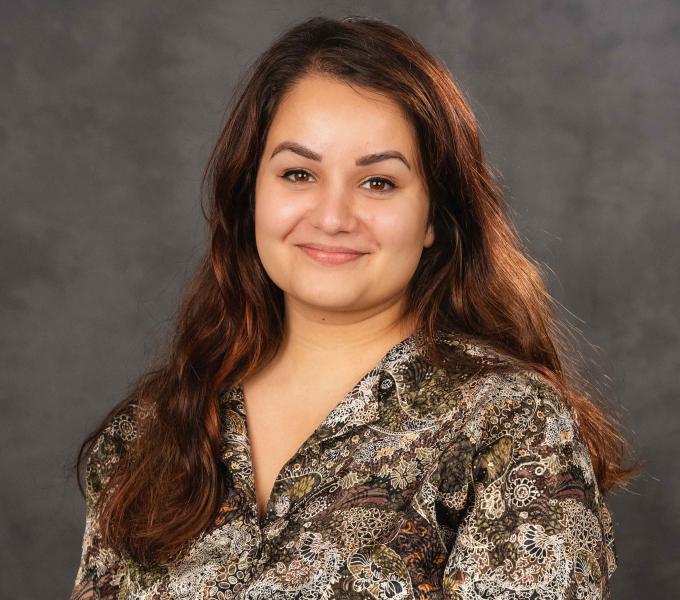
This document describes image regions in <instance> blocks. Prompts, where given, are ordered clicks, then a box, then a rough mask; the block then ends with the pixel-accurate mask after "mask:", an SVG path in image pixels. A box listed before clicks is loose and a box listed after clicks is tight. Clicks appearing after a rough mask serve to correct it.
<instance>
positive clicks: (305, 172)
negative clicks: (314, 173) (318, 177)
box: [281, 169, 311, 183]
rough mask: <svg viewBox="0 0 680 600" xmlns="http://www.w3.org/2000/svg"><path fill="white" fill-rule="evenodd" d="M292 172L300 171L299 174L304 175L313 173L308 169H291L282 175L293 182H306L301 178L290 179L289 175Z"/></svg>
mask: <svg viewBox="0 0 680 600" xmlns="http://www.w3.org/2000/svg"><path fill="white" fill-rule="evenodd" d="M292 173H299V174H302V175H311V173H309V172H308V171H305V170H304V169H289V170H288V171H286V172H284V174H283V175H281V177H283V178H284V179H287V180H288V181H290V182H291V183H306V182H305V181H304V180H302V181H301V180H300V179H297V178H293V179H290V178H289V175H291V174H292Z"/></svg>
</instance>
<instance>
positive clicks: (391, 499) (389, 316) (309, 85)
mask: <svg viewBox="0 0 680 600" xmlns="http://www.w3.org/2000/svg"><path fill="white" fill-rule="evenodd" d="M210 164H211V168H210V169H209V170H208V172H209V173H210V175H211V178H210V181H211V182H212V184H211V199H212V203H211V212H210V219H209V223H210V233H211V239H210V243H209V244H208V248H207V252H206V256H205V258H204V260H203V261H202V262H201V267H200V269H199V271H198V274H197V277H196V279H195V280H194V282H193V284H192V285H191V286H189V290H188V293H187V297H186V298H185V299H184V301H183V302H182V304H181V310H180V314H179V315H178V321H177V322H178V326H177V331H176V335H175V336H174V338H173V343H172V348H171V352H170V353H169V356H168V358H167V360H166V361H165V362H164V364H163V365H162V367H161V368H159V369H154V370H153V371H152V372H151V373H150V374H149V376H148V377H144V378H142V380H141V381H140V383H139V384H138V385H137V386H136V388H135V390H134V391H133V393H132V394H131V395H130V396H129V398H130V399H131V400H134V401H131V402H124V403H122V406H125V407H127V411H126V412H125V411H124V412H121V413H119V412H117V411H114V412H115V414H116V415H117V416H116V418H115V419H114V420H113V421H112V422H110V423H108V421H106V422H105V423H108V427H106V428H100V429H98V430H97V431H98V432H100V431H101V432H102V435H101V437H99V438H98V439H97V444H96V445H95V446H94V447H93V452H92V453H91V454H90V455H89V459H88V464H87V495H86V500H87V519H86V528H85V534H84V539H83V552H82V560H81V563H80V568H79V570H78V574H77V582H76V587H75V589H74V592H73V595H72V596H73V598H85V597H95V598H96V597H98V598H135V599H139V600H142V599H144V600H152V599H153V600H160V599H168V600H170V599H173V600H174V599H179V598H182V599H194V598H220V599H223V600H226V599H230V598H239V599H246V598H249V599H255V598H272V597H275V598H304V599H308V600H314V599H330V598H344V599H351V598H357V599H358V598H373V599H380V598H384V599H388V598H389V599H391V600H406V599H411V598H458V599H468V600H470V599H481V598H486V599H492V598H495V599H503V600H510V599H515V600H520V599H521V600H530V599H531V600H537V599H541V600H546V599H552V600H566V599H571V598H579V599H585V598H590V599H601V598H605V597H607V595H608V591H607V580H608V578H609V576H610V575H611V573H612V571H613V570H614V568H615V553H614V545H613V540H612V530H611V519H610V516H609V513H608V512H607V509H606V507H605V505H604V504H603V501H602V496H601V494H600V490H599V488H598V481H602V482H603V485H607V484H610V483H611V482H612V481H616V480H617V477H616V475H617V473H618V474H620V472H621V471H620V469H619V467H620V461H619V458H620V457H619V456H618V455H617V453H616V452H615V451H612V449H614V450H615V449H616V448H615V447H616V440H617V439H618V438H617V436H616V434H615V432H614V429H613V428H612V427H610V423H609V421H608V420H607V418H606V416H605V415H604V413H602V412H601V411H598V409H597V407H596V406H595V404H594V403H589V402H587V401H586V400H585V399H584V398H583V397H582V396H581V395H576V394H575V392H574V390H569V389H567V388H568V387H571V386H567V385H564V384H565V383H568V382H569V380H570V378H569V377H567V375H568V374H567V373H566V372H565V371H564V369H563V368H562V364H563V361H562V352H561V351H558V348H560V347H561V346H560V344H558V339H557V338H556V337H554V336H553V334H554V333H555V332H556V331H557V329H558V328H557V326H556V322H555V319H554V317H553V315H552V308H551V304H550V301H549V298H550V296H549V294H548V292H547V289H546V287H545V285H544V284H543V282H542V278H541V275H540V273H539V270H538V269H537V268H536V266H535V265H534V264H533V262H532V261H531V260H530V259H529V258H528V257H527V256H525V254H524V251H523V248H522V245H521V243H520V240H519V239H518V237H517V236H516V235H515V234H514V232H513V228H512V227H511V224H510V222H509V221H508V219H507V218H506V215H505V213H504V203H503V198H502V194H501V190H500V188H499V187H498V186H497V185H496V182H495V181H494V178H493V176H492V174H491V171H490V170H489V169H488V168H487V165H486V164H485V161H484V158H483V154H482V151H481V145H480V142H479V134H478V131H477V126H476V123H475V120H474V118H473V116H472V113H471V111H470V109H469V107H468V106H467V104H466V102H465V101H464V98H463V95H462V94H461V92H460V90H458V88H457V87H456V85H455V84H454V82H453V80H452V79H451V77H450V75H449V74H448V73H447V70H446V69H445V68H444V67H443V65H440V64H438V62H437V61H436V60H435V59H434V57H432V56H431V55H430V54H429V53H427V52H426V51H425V49H424V48H423V47H422V45H420V44H419V43H418V42H417V41H416V40H415V39H413V38H411V37H410V36H408V35H406V34H405V33H404V32H402V31H401V30H399V29H397V28H395V27H392V26H389V25H386V24H383V23H379V22H377V21H375V20H373V19H350V20H343V21H342V22H341V21H337V20H332V19H326V18H322V17H318V18H315V19H312V20H310V21H308V22H305V23H303V24H301V25H300V26H299V27H295V28H293V29H292V30H291V31H290V32H289V33H288V34H286V35H285V36H283V37H282V38H280V39H279V40H277V41H276V43H275V44H274V45H273V46H272V48H271V49H270V50H269V51H267V52H266V53H265V54H264V55H263V56H262V57H261V58H260V59H258V62H257V65H256V67H255V68H254V70H253V73H252V75H251V77H250V78H249V79H248V81H247V82H246V83H245V85H244V88H243V92H242V94H241V95H240V96H239V98H238V99H237V101H236V102H235V103H234V109H233V111H232V113H231V115H230V117H229V119H228V121H227V123H226V124H225V128H224V130H223V132H222V134H221V135H220V136H219V139H218V142H217V145H216V147H215V150H214V152H213V153H211V163H210ZM407 320H408V321H409V326H408V327H407V326H406V321H407ZM411 320H412V322H411ZM402 325H403V326H404V330H403V333H404V335H406V334H408V335H407V337H401V336H402V331H401V327H402ZM411 325H413V326H414V329H411ZM454 329H455V331H456V332H457V333H455V334H454V333H452V330H454ZM435 330H436V331H438V332H439V333H440V334H441V335H440V337H439V338H438V340H437V342H436V343H441V344H445V345H446V346H447V347H449V346H450V348H451V350H452V353H453V355H454V360H452V361H450V362H447V363H445V364H447V365H448V366H447V367H443V366H441V365H443V364H444V363H440V362H438V361H434V362H432V363H431V362H429V358H428V357H432V356H433V354H430V353H427V352H421V350H422V349H423V348H425V345H421V344H420V341H421V340H420V337H419V334H414V333H413V331H418V332H427V336H426V337H427V340H428V344H429V342H432V341H433V340H432V337H433V336H432V334H433V333H434V332H435ZM397 331H399V335H398V336H397V335H396V334H395V332H397ZM462 331H466V332H470V335H463V334H462V333H459V332H462ZM472 335H474V336H476V337H472ZM395 339H398V340H399V341H395ZM482 339H486V340H487V342H482V341H481V340H482ZM492 345H494V347H498V348H507V349H508V352H512V357H511V356H510V355H507V356H500V355H499V354H498V353H497V352H495V351H493V350H492ZM427 348H428V349H431V346H429V345H428V346H427ZM426 355H427V356H426ZM377 357H382V358H380V360H377ZM513 357H514V359H516V360H514V359H513ZM435 362H436V364H437V365H440V366H435ZM519 365H524V366H521V367H520V366H519ZM529 365H532V369H533V368H535V371H534V370H529ZM261 369H265V370H266V371H267V373H268V375H267V377H266V378H265V379H262V378H257V377H256V378H255V380H253V379H252V378H251V375H253V374H255V375H257V373H258V372H260V370H261ZM539 371H540V372H544V373H549V374H550V376H551V377H553V376H554V380H555V381H559V382H560V388H564V389H567V391H566V392H564V393H565V394H566V396H565V397H562V396H561V395H560V394H559V393H558V392H557V391H556V388H554V387H552V385H551V384H550V383H549V382H548V379H547V378H544V377H543V376H539V375H537V374H535V372H539ZM357 373H363V376H361V377H359V376H358V375H357ZM546 377H547V376H546ZM225 381H229V382H233V381H236V382H239V383H236V384H234V385H232V384H231V383H229V384H224V383H223V382H225ZM348 383H353V385H352V387H351V389H350V390H349V391H347V393H346V394H345V395H344V397H342V398H341V399H338V397H337V396H338V394H337V390H345V389H348V388H349V385H348ZM225 385H226V387H224V386H225ZM574 398H577V400H576V401H573V400H574ZM141 399H143V400H144V403H143V404H142V403H141V402H142V400H141ZM137 400H139V402H140V404H139V405H137V404H136V402H137ZM147 402H148V403H149V404H146V403H147ZM142 405H143V406H147V405H148V406H151V407H155V408H156V409H159V410H161V411H162V414H161V416H162V417H163V418H158V419H153V420H150V421H145V422H144V424H145V425H150V426H149V427H144V428H141V427H140V428H139V429H138V425H139V424H141V421H139V420H138V417H139V418H142V417H144V416H148V413H146V411H144V413H145V414H142V411H141V410H139V409H135V406H139V407H141V406H142ZM570 407H578V412H577V411H576V410H572V409H571V408H570ZM584 407H585V409H584ZM246 414H247V416H248V418H246ZM324 415H325V416H324ZM579 419H580V420H581V422H582V423H583V427H582V428H580V427H579ZM141 432H144V433H143V434H140V435H138V433H141ZM584 433H585V434H587V436H584V435H583V434H584ZM135 436H138V437H137V443H135V446H134V447H135V449H136V450H139V452H136V453H135V454H134V456H132V455H131V456H132V457H133V458H134V459H135V460H134V461H130V464H132V463H134V467H135V468H134V469H133V468H129V469H127V470H126V469H122V470H121V471H117V472H116V477H115V478H113V479H112V478H111V477H112V472H113V467H114V466H115V464H116V461H117V460H118V457H120V456H122V453H123V452H126V451H127V449H128V448H129V447H130V444H131V442H132V441H134V440H135ZM602 441H604V442H605V443H599V442H602ZM586 443H587V447H586ZM587 448H588V449H590V450H591V451H592V455H591V454H589V452H588V449H587ZM218 454H221V456H218ZM127 462H128V461H123V462H122V463H120V464H127ZM593 465H595V466H596V467H597V473H598V475H599V476H600V479H596V477H595V475H594V468H593ZM140 473H141V474H142V476H140V477H137V475H138V474H140ZM612 474H613V475H614V476H612V477H608V475H612ZM118 475H121V477H120V478H118ZM119 480H122V482H123V483H122V484H121V485H122V488H121V489H122V490H124V492H125V493H120V494H116V495H113V496H112V498H113V501H112V502H111V503H107V505H106V508H108V509H109V510H108V511H107V510H106V508H105V509H104V512H103V513H102V515H103V517H106V516H107V515H108V516H110V515H113V517H112V518H111V519H108V520H107V519H106V518H103V519H102V521H104V522H105V525H108V527H106V528H105V529H104V530H103V531H100V530H99V524H98V519H97V518H96V517H97V514H96V511H97V510H98V509H96V508H95V501H96V499H97V497H98V496H99V494H100V492H101V491H102V489H107V490H109V489H110V488H111V487H114V486H113V483H118V482H119ZM107 481H110V482H111V483H112V485H111V486H107V487H106V488H103V486H104V485H105V484H106V482H107ZM197 481H200V482H201V484H202V487H200V488H199V489H196V487H195V485H196V484H195V482H197ZM222 496H223V497H222ZM164 500H165V502H164ZM218 507H219V511H217V508H218ZM196 532H200V534H196V537H195V539H194V538H193V536H194V534H195V533H196ZM104 539H111V540H114V541H116V543H115V544H113V545H116V546H117V547H121V548H126V549H127V550H128V551H129V552H127V551H126V552H124V553H123V554H121V555H119V554H118V553H117V552H114V551H112V550H111V549H110V548H105V547H104V544H103V540H104ZM185 542H187V546H188V548H186V547H185V546H184V544H185ZM177 547H183V548H185V549H186V550H187V551H186V552H185V553H184V554H182V555H181V558H176V559H175V560H172V561H165V562H162V563H161V562H160V561H159V562H156V563H155V564H153V566H151V567H148V566H147V567H144V568H143V567H142V566H141V562H137V561H135V560H132V558H133V557H135V556H136V557H141V558H144V557H159V556H160V557H163V556H169V555H172V556H175V552H174V550H175V549H176V548H177Z"/></svg>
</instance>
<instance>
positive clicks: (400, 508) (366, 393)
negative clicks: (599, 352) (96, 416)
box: [73, 333, 616, 600]
mask: <svg viewBox="0 0 680 600" xmlns="http://www.w3.org/2000/svg"><path fill="white" fill-rule="evenodd" d="M440 340H441V342H442V343H446V344H448V345H450V346H452V347H454V348H455V349H456V350H457V351H458V352H460V353H461V358H465V355H467V357H470V356H474V357H475V358H476V360H478V361H479V362H480V364H481V363H484V362H485V361H486V360H487V358H488V359H489V360H491V359H493V360H494V361H498V359H499V355H498V354H497V353H496V352H495V351H494V350H492V349H491V348H490V347H489V346H487V345H485V344H483V343H481V342H479V341H477V340H475V339H473V338H470V337H467V336H463V335H459V334H450V333H449V334H446V335H441V336H440ZM460 364H461V365H463V364H469V363H468V361H466V360H461V361H460ZM499 364H501V365H502V364H503V361H502V357H501V361H500V362H499ZM221 407H222V411H223V412H222V415H223V422H222V425H223V435H224V448H223V455H222V461H223V463H224V466H225V474H226V477H227V478H228V481H229V485H228V486H227V490H228V491H227V493H226V495H225V498H224V502H223V504H222V508H221V510H220V514H219V516H218V518H217V519H216V520H215V522H214V524H213V525H212V526H211V528H210V529H209V530H207V531H205V533H204V534H203V535H201V536H200V537H199V538H197V539H196V540H195V541H194V542H193V543H192V545H191V546H190V549H189V550H188V552H187V553H186V554H185V555H184V556H183V558H182V559H179V560H177V561H175V562H173V563H170V564H163V565H157V566H155V567H154V568H152V569H149V568H144V569H143V568H141V567H140V565H138V564H136V563H134V561H130V560H128V559H126V558H124V557H121V556H119V555H117V554H116V553H115V552H112V551H111V550H110V549H107V548H103V547H102V546H101V544H100V542H99V540H98V529H97V526H96V521H95V519H94V511H93V510H92V507H93V505H94V500H95V498H96V495H97V493H98V491H99V490H100V489H101V486H102V484H103V483H104V482H105V479H106V477H108V474H109V473H110V470H111V468H112V467H113V466H114V464H115V462H116V460H117V459H118V457H119V456H120V453H121V452H125V451H126V449H127V448H128V447H129V444H130V443H131V442H132V441H133V440H134V437H135V435H136V425H135V414H134V412H132V411H133V409H134V405H133V406H132V407H131V410H130V411H129V412H128V413H127V414H122V415H120V416H119V417H117V418H116V420H114V421H113V422H112V423H111V426H110V427H109V428H108V429H107V430H106V432H105V434H104V435H103V436H102V437H101V438H100V439H99V440H98V442H97V445H96V446H95V450H94V452H93V454H92V456H91V458H90V460H89V462H88V468H87V483H88V485H87V496H86V500H87V521H86V530H85V534H84V539H83V548H82V559H81V563H80V567H79V570H78V574H77V582H76V583H77V585H76V590H80V592H81V593H86V591H87V590H88V589H90V590H93V591H94V592H93V593H94V597H96V598H138V599H145V600H152V599H153V600H160V599H179V598H186V599H189V598H191V599H193V598H225V599H226V598H270V597H281V598H319V599H321V598H386V599H387V598H390V599H394V598H402V599H410V598H461V599H462V598H475V599H477V598H480V599H481V598H530V597H532V598H541V599H547V598H552V599H555V600H558V599H560V600H561V599H567V598H606V597H608V596H609V593H608V586H607V580H608V578H609V577H610V575H611V573H612V571H613V570H614V569H615V566H616V558H615V556H616V555H615V547H614V542H613V535H612V525H611V519H610V514H609V512H608V510H607V508H606V506H605V504H604V502H603V499H602V496H601V494H600V491H599V489H598V486H597V483H596V480H595V477H594V474H593V469H592V464H591V461H590V458H589V454H588V451H587V449H586V447H585V445H584V443H583V439H582V437H581V433H580V431H579V428H578V423H577V420H576V419H575V417H574V413H573V412H572V411H571V410H570V409H569V407H568V406H567V404H566V403H565V402H564V399H563V398H561V397H560V395H559V394H558V393H557V392H556V390H555V388H554V387H553V386H551V385H550V384H549V383H548V382H547V380H545V379H544V378H543V377H541V376H540V375H537V374H535V373H534V372H532V371H528V370H523V369H520V368H517V367H513V366H510V368H500V369H498V370H491V371H487V372H486V373H485V374H484V375H478V374H476V373H475V372H472V371H470V370H469V369H464V368H460V369H456V368H451V369H446V370H442V369H438V368H433V366H432V365H431V364H430V363H428V361H427V360H426V359H425V358H424V356H423V355H422V353H421V352H420V346H419V338H418V336H417V335H411V336H409V337H407V338H405V339H403V340H402V341H400V342H398V343H397V344H396V345H395V346H393V347H392V348H390V350H389V351H388V352H387V353H386V354H385V355H384V356H383V358H382V359H381V360H380V361H379V362H378V363H377V364H376V365H375V367H374V368H373V369H371V370H370V371H368V372H367V373H366V374H365V375H364V376H363V377H362V378H361V379H360V380H359V381H358V382H357V383H356V385H355V386H354V388H353V389H352V391H351V392H350V393H348V394H347V396H345V398H343V399H342V401H341V402H340V403H339V404H337V406H335V407H334V408H333V409H332V410H331V411H330V413H329V414H328V415H327V416H326V418H324V419H323V421H322V422H321V423H320V424H319V426H318V427H317V429H316V430H315V431H314V432H313V433H312V435H310V436H309V437H308V438H307V439H306V440H305V441H304V443H303V444H302V445H301V447H299V448H298V450H297V451H296V452H295V453H294V454H293V455H292V456H291V457H290V460H288V461H287V462H286V464H285V465H284V466H283V468H282V469H281V471H280V472H279V473H278V476H277V477H276V478H275V481H274V483H273V488H272V490H271V495H270V496H269V501H268V502H267V503H266V513H265V514H264V515H263V516H260V515H259V514H258V507H257V501H256V494H255V483H254V475H253V463H252V454H251V448H250V445H249V441H248V429H247V420H246V414H245V405H244V402H243V393H242V387H241V385H236V386H233V387H231V388H229V389H227V390H225V391H224V392H223V394H222V396H221ZM76 594H77V592H76V591H75V590H74V596H73V597H79V596H77V595H76ZM532 594H533V595H532Z"/></svg>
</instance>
